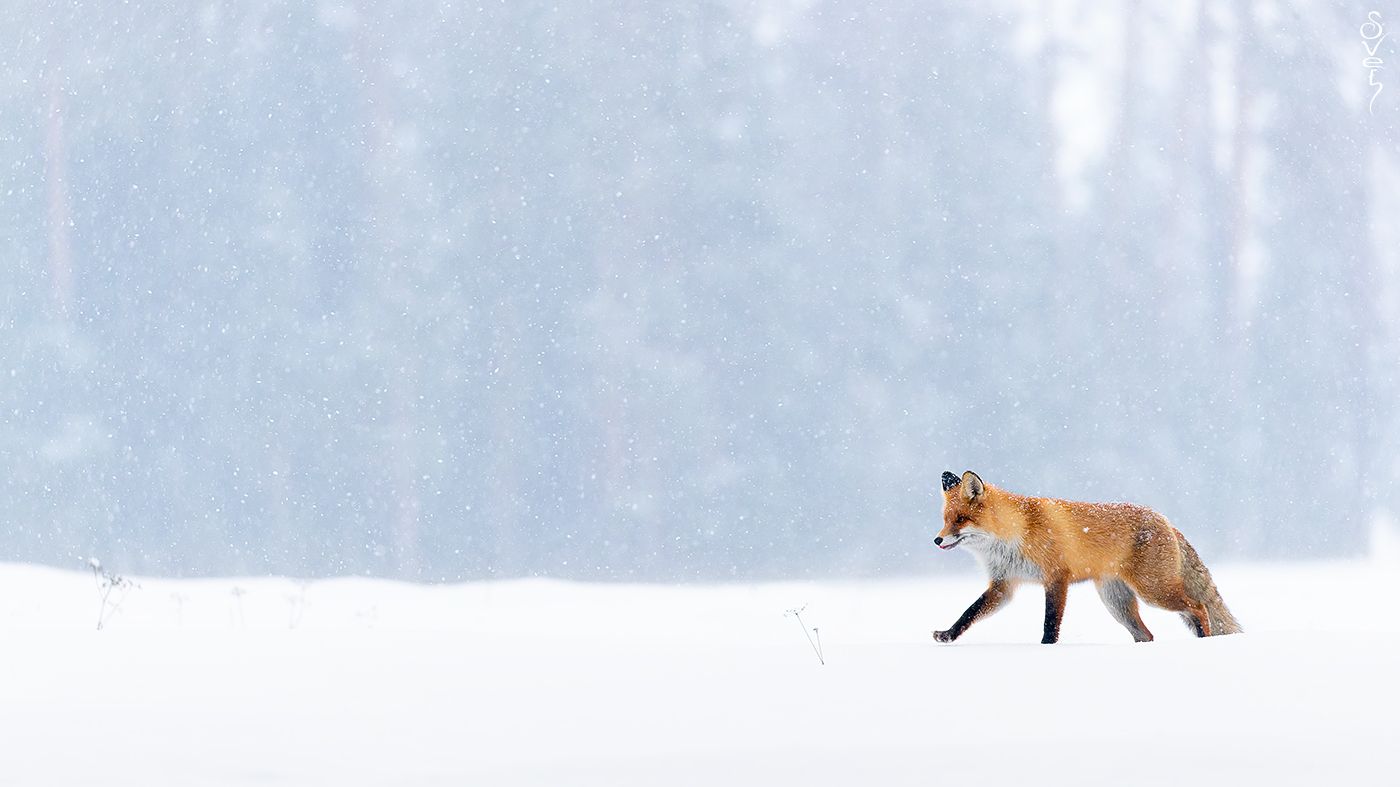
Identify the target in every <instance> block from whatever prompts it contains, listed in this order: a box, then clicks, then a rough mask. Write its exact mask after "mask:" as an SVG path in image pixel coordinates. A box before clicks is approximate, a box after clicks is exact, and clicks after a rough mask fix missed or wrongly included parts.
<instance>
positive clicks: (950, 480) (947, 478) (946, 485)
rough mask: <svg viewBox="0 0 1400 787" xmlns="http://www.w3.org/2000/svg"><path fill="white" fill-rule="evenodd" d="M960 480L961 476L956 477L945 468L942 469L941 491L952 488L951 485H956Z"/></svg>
mask: <svg viewBox="0 0 1400 787" xmlns="http://www.w3.org/2000/svg"><path fill="white" fill-rule="evenodd" d="M961 480H962V479H961V478H958V477H957V476H955V475H953V474H952V473H950V472H948V471H947V470H944V471H943V491H944V492H947V491H948V490H949V489H952V488H953V487H955V486H957V485H958V482H959V481H961Z"/></svg>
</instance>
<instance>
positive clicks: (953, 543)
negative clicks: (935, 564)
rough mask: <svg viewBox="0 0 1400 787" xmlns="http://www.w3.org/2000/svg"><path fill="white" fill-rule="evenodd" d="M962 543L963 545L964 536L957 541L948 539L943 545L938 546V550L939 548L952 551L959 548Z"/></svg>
mask: <svg viewBox="0 0 1400 787" xmlns="http://www.w3.org/2000/svg"><path fill="white" fill-rule="evenodd" d="M960 543H962V536H958V537H957V539H955V540H953V541H948V540H947V539H944V541H943V543H941V544H939V545H938V548H939V549H952V548H953V547H955V546H957V545H958V544H960Z"/></svg>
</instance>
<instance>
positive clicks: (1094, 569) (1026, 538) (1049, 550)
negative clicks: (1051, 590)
mask: <svg viewBox="0 0 1400 787" xmlns="http://www.w3.org/2000/svg"><path fill="white" fill-rule="evenodd" d="M1004 496H1005V502H1006V504H1007V508H1009V509H1010V511H1009V512H1008V513H1011V515H1012V516H1015V517H1016V518H1019V519H1020V520H1021V521H1020V525H1021V527H1020V528H1018V529H1020V530H1021V534H1020V535H1021V544H1022V550H1023V551H1024V552H1025V553H1026V556H1027V557H1028V558H1030V559H1031V560H1033V561H1035V562H1037V563H1039V564H1041V565H1042V566H1044V567H1045V568H1046V569H1048V570H1051V571H1055V570H1064V571H1067V572H1069V573H1070V574H1071V575H1073V576H1074V577H1075V578H1077V579H1088V578H1094V577H1101V576H1115V575H1118V574H1119V573H1121V572H1122V571H1123V569H1124V568H1126V567H1128V566H1129V565H1131V564H1135V563H1138V562H1140V561H1141V560H1142V559H1143V558H1144V557H1148V556H1149V555H1155V554H1162V555H1166V556H1170V555H1171V554H1173V553H1174V551H1175V546H1176V541H1175V538H1174V534H1173V532H1172V527H1171V525H1170V524H1169V523H1168V522H1167V520H1166V518H1165V517H1163V516H1162V515H1161V514H1159V513H1157V512H1156V511H1153V510H1152V509H1150V508H1147V507H1146V506H1140V505H1136V504H1133V503H1083V502H1077V501H1072V500H1061V499H1058V498H1049V497H1026V496H1023V495H1015V494H1010V493H1004ZM1155 547H1171V550H1166V549H1160V550H1159V549H1157V548H1155Z"/></svg>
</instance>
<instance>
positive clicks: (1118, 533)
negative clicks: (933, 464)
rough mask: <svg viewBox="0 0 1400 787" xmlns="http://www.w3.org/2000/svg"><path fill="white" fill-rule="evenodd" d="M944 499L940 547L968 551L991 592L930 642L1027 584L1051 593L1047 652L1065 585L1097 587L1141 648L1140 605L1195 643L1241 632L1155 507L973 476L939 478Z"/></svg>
mask: <svg viewBox="0 0 1400 787" xmlns="http://www.w3.org/2000/svg"><path fill="white" fill-rule="evenodd" d="M943 499H944V505H943V530H942V531H940V532H939V534H938V537H937V538H935V539H934V543H935V544H937V545H938V546H939V547H940V548H942V549H953V548H956V547H962V548H966V549H970V550H972V552H973V553H974V554H975V555H976V556H977V558H978V559H979V560H980V561H981V562H982V565H983V566H985V567H986V569H987V574H988V577H989V579H990V584H989V585H988V586H987V590H986V592H985V593H983V594H982V595H981V596H980V597H979V598H978V599H977V600H976V601H974V602H973V603H972V606H970V607H968V609H967V611H966V612H964V613H963V615H962V617H960V618H958V620H957V622H956V623H954V624H953V625H952V626H951V627H950V628H948V629H947V630H946V631H935V632H934V633H933V637H934V639H936V640H938V641H939V642H952V641H953V640H955V639H957V638H958V637H960V636H962V633H963V632H964V631H966V630H967V627H968V626H971V625H972V624H973V623H974V622H975V621H976V620H978V619H979V618H981V617H983V616H985V615H989V614H991V613H992V612H994V611H995V610H996V609H997V608H998V607H1000V606H1001V605H1002V604H1004V603H1005V602H1006V601H1007V599H1009V598H1011V594H1012V592H1013V591H1014V590H1015V589H1016V586H1017V585H1018V584H1020V583H1022V582H1039V583H1041V584H1042V585H1044V586H1045V631H1044V635H1043V636H1042V638H1041V640H1040V641H1041V642H1042V643H1046V644H1049V643H1053V642H1055V641H1056V640H1058V639H1059V637H1060V620H1061V618H1062V617H1063V615H1064V610H1065V596H1066V594H1067V592H1068V590H1069V586H1070V585H1071V584H1073V583H1075V582H1082V581H1084V580H1092V581H1093V582H1094V585H1095V587H1097V588H1098V591H1099V598H1101V599H1103V603H1104V606H1106V607H1108V611H1109V612H1110V613H1111V614H1112V615H1113V617H1114V619H1115V620H1117V621H1118V622H1119V623H1121V624H1123V626H1124V627H1125V628H1127V629H1128V631H1129V632H1130V633H1132V635H1133V639H1134V640H1136V641H1138V642H1150V641H1152V632H1150V631H1148V630H1147V626H1145V625H1143V622H1142V617H1141V616H1140V615H1139V614H1138V598H1139V597H1141V598H1142V600H1143V601H1146V602H1147V603H1148V604H1151V605H1153V606H1155V607H1161V608H1163V609H1168V610H1172V611H1174V612H1179V613H1181V617H1182V619H1183V620H1185V621H1186V625H1187V626H1189V627H1191V629H1192V630H1193V631H1195V632H1196V634H1197V636H1201V637H1209V636H1212V635H1219V634H1237V633H1239V632H1241V631H1243V629H1241V628H1240V624H1239V622H1238V621H1236V620H1235V617H1234V615H1231V614H1230V610H1229V609H1227V608H1226V606H1225V602H1224V600H1222V599H1221V598H1220V591H1218V590H1216V588H1215V582H1214V581H1212V580H1211V577H1210V572H1209V571H1207V570H1206V567H1205V564H1204V563H1202V562H1201V558H1200V556H1199V555H1197V554H1196V550H1195V549H1193V548H1192V547H1191V545H1190V544H1188V543H1187V542H1186V537H1185V536H1183V535H1181V531H1179V530H1177V529H1176V528H1174V527H1172V526H1171V523H1169V522H1168V521H1167V519H1166V517H1164V516H1162V515H1161V514H1159V513H1157V512H1156V511H1153V510H1152V509H1150V508H1145V507H1143V506H1138V505H1132V504H1130V503H1074V502H1070V501H1067V500H1057V499H1054V498H1049V497H1027V496H1025V495H1018V494H1014V493H1012V492H1007V491H1005V490H1003V489H998V488H997V487H995V486H992V485H991V484H988V483H985V482H984V481H983V480H982V479H981V478H980V477H979V476H978V475H977V474H976V473H974V472H972V471H971V470H968V471H967V472H965V473H963V474H962V477H958V476H956V475H954V474H953V473H948V472H945V473H944V474H943Z"/></svg>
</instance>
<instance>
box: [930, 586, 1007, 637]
mask: <svg viewBox="0 0 1400 787" xmlns="http://www.w3.org/2000/svg"><path fill="white" fill-rule="evenodd" d="M1011 590H1012V587H1011V583H1010V582H1007V581H1006V580H1004V579H994V580H992V584H990V585H988V586H987V590H986V592H984V593H983V594H982V595H980V596H978V597H977V600H976V601H974V602H972V606H970V607H968V608H967V611H966V612H964V613H962V617H960V618H958V622H957V623H954V624H953V625H952V627H951V628H949V629H948V630H947V631H935V632H933V638H934V639H936V640H938V641H939V642H952V641H953V640H955V639H957V638H958V637H961V636H962V634H963V632H964V631H967V627H968V626H971V625H972V624H973V622H974V621H976V620H977V619H978V618H981V617H984V616H986V615H990V614H992V613H993V612H995V611H996V609H997V607H1000V606H1001V605H1002V604H1004V603H1006V600H1007V599H1009V598H1011Z"/></svg>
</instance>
